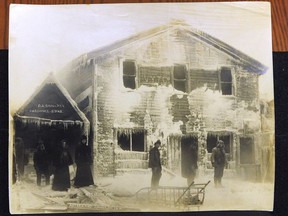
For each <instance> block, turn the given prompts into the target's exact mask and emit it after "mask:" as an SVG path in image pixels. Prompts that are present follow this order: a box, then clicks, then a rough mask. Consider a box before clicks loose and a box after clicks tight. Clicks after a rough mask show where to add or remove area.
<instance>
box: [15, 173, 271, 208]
mask: <svg viewBox="0 0 288 216" xmlns="http://www.w3.org/2000/svg"><path fill="white" fill-rule="evenodd" d="M150 178H151V174H150V173H149V172H148V173H147V174H124V175H122V176H116V177H101V178H98V179H96V181H95V182H96V185H97V187H94V186H89V187H85V188H81V189H76V188H71V189H70V190H69V191H68V192H57V191H52V190H51V186H42V187H41V188H39V187H37V186H36V182H35V179H31V178H29V179H26V180H24V181H23V182H17V183H16V184H15V185H13V187H12V188H11V190H15V191H13V195H15V197H13V202H12V205H14V209H19V211H21V212H23V211H24V212H33V213H37V212H43V210H44V211H45V212H99V211H100V212H101V211H102V212H106V211H116V212H117V211H119V212H122V211H123V212H125V211H128V212H131V211H132V212H133V211H134V212H138V211H142V212H151V211H198V208H197V207H195V206H186V207H185V206H182V207H181V206H180V207H179V206H178V207H175V206H173V205H168V206H167V205H159V204H157V203H153V202H152V203H149V202H148V201H147V200H146V201H145V202H141V200H140V201H139V199H137V198H136V196H135V193H136V192H137V191H138V190H139V189H141V188H144V187H149V186H150ZM209 180H211V183H210V184H208V186H207V187H206V189H205V199H204V203H203V205H201V206H200V208H199V210H200V211H213V210H269V209H273V191H274V186H273V184H271V183H256V182H255V183H254V182H248V181H243V180H239V179H236V178H234V177H229V176H227V177H226V178H225V174H224V178H223V187H221V188H215V187H214V184H213V176H211V175H210V173H209V175H198V177H197V178H196V180H195V184H199V183H207V182H208V181H209ZM160 186H176V187H180V186H183V187H186V179H184V178H182V177H178V176H175V177H172V176H171V175H168V174H167V173H163V175H162V177H161V180H160ZM140 198H141V197H140ZM51 200H53V201H54V202H49V201H51Z"/></svg>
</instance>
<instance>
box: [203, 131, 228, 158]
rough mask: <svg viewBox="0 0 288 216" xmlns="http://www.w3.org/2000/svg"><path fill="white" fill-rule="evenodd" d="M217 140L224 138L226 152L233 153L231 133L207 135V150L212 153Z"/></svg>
mask: <svg viewBox="0 0 288 216" xmlns="http://www.w3.org/2000/svg"><path fill="white" fill-rule="evenodd" d="M217 140H222V141H223V142H224V145H225V153H227V154H230V153H231V140H232V137H231V135H228V134H227V135H217V134H214V133H208V135H207V151H208V153H212V149H213V148H214V147H216V143H217Z"/></svg>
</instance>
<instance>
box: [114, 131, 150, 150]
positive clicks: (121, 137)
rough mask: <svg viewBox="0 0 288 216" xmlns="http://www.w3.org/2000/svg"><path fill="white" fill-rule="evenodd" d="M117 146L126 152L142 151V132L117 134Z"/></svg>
mask: <svg viewBox="0 0 288 216" xmlns="http://www.w3.org/2000/svg"><path fill="white" fill-rule="evenodd" d="M117 140H118V145H119V146H120V147H121V148H122V149H123V150H128V151H144V149H145V148H144V130H137V131H132V130H128V131H126V132H120V131H118V133H117Z"/></svg>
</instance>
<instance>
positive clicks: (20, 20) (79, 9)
mask: <svg viewBox="0 0 288 216" xmlns="http://www.w3.org/2000/svg"><path fill="white" fill-rule="evenodd" d="M171 19H181V20H184V21H185V22H186V23H187V24H189V25H190V26H191V27H192V28H196V29H199V30H201V31H204V32H206V33H208V34H210V35H212V36H214V37H216V38H218V39H220V40H222V41H223V42H225V43H227V44H229V45H231V46H232V47H235V48H236V49H238V50H240V51H242V52H244V53H245V54H247V55H248V56H250V57H252V58H254V59H256V60H258V61H260V62H261V63H262V64H264V65H266V66H267V67H268V68H269V69H268V71H267V73H266V74H265V75H263V76H261V78H260V94H261V96H262V97H264V96H265V98H269V99H272V98H273V70H272V36H271V35H272V33H271V31H272V30H271V11H270V3H269V2H236V3H235V2H234V3H231V2H222V3H220V2H218V3H149V4H148V3H146V4H101V5H23V4H21V5H20V4H19V5H17V4H12V5H11V6H10V24H9V25H10V29H9V106H10V110H12V111H15V110H17V109H19V108H20V107H21V106H22V105H23V103H25V101H26V100H27V99H28V98H29V97H30V96H31V95H32V94H33V92H34V91H35V90H36V88H37V86H39V85H41V83H42V82H43V80H44V79H45V78H46V77H47V75H48V74H49V73H50V72H53V73H57V72H58V71H59V70H61V68H63V67H64V66H65V65H66V64H68V63H69V62H70V61H71V60H73V59H75V58H77V57H78V56H80V55H82V54H84V53H87V52H90V51H92V50H95V49H97V48H100V47H103V46H105V45H109V44H111V43H113V42H115V41H118V40H121V39H124V38H127V37H129V36H131V35H133V34H137V33H139V32H141V31H144V30H148V29H150V28H153V27H156V26H159V25H163V24H167V23H169V22H170V21H171Z"/></svg>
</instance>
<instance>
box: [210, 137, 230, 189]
mask: <svg viewBox="0 0 288 216" xmlns="http://www.w3.org/2000/svg"><path fill="white" fill-rule="evenodd" d="M224 147H225V145H224V142H223V141H222V140H218V142H217V145H216V147H214V148H213V149H212V154H211V163H212V166H213V167H214V184H215V187H219V186H220V187H221V186H222V184H221V180H222V177H223V172H224V167H225V166H226V164H227V159H226V155H225V149H224Z"/></svg>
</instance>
